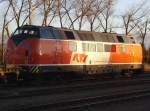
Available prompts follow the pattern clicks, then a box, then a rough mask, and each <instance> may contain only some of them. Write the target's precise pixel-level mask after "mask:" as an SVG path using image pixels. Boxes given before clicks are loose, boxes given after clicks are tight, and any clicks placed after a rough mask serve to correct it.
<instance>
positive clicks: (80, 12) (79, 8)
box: [74, 0, 95, 30]
mask: <svg viewBox="0 0 150 111" xmlns="http://www.w3.org/2000/svg"><path fill="white" fill-rule="evenodd" d="M94 1H95V0H77V1H75V3H74V4H75V15H76V18H77V19H76V20H78V21H79V30H81V28H82V25H83V24H82V23H83V19H84V17H85V16H86V14H87V13H88V12H89V11H90V10H91V7H92V4H93V2H94Z"/></svg>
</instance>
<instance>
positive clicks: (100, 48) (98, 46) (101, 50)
mask: <svg viewBox="0 0 150 111" xmlns="http://www.w3.org/2000/svg"><path fill="white" fill-rule="evenodd" d="M97 52H103V44H101V43H97Z"/></svg>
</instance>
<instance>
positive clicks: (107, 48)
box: [105, 44, 111, 52]
mask: <svg viewBox="0 0 150 111" xmlns="http://www.w3.org/2000/svg"><path fill="white" fill-rule="evenodd" d="M105 52H111V45H108V44H105Z"/></svg>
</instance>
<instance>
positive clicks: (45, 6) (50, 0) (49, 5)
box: [40, 0, 55, 26]
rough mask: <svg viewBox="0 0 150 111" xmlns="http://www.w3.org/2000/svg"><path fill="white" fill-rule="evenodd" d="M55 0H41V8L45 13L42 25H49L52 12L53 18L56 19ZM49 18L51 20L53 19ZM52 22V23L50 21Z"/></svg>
mask: <svg viewBox="0 0 150 111" xmlns="http://www.w3.org/2000/svg"><path fill="white" fill-rule="evenodd" d="M54 3H55V0H41V9H40V10H42V14H43V20H42V25H43V26H47V25H48V18H49V15H50V13H52V18H51V20H53V19H54V17H55V13H53V12H54V11H53V6H54ZM51 20H49V21H51ZM49 24H50V23H49Z"/></svg>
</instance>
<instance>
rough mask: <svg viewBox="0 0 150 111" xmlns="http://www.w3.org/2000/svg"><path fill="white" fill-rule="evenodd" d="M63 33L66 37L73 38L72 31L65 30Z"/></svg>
mask: <svg viewBox="0 0 150 111" xmlns="http://www.w3.org/2000/svg"><path fill="white" fill-rule="evenodd" d="M65 35H66V36H67V39H75V38H74V35H73V32H71V31H65Z"/></svg>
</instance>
